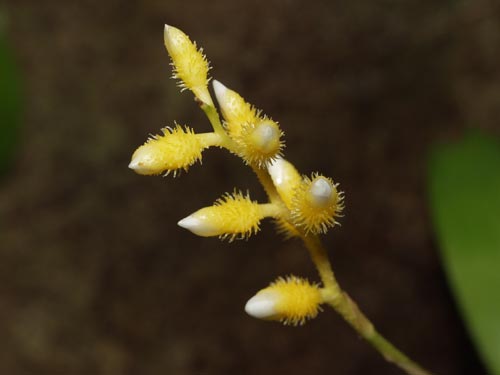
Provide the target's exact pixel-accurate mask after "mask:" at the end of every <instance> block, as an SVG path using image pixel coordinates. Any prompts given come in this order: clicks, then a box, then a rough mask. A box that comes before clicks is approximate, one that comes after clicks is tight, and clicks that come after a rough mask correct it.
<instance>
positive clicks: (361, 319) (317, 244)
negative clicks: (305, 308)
mask: <svg viewBox="0 0 500 375" xmlns="http://www.w3.org/2000/svg"><path fill="white" fill-rule="evenodd" d="M302 240H303V241H304V243H305V245H306V247H307V249H308V250H309V253H310V255H311V258H312V260H313V262H314V264H315V265H316V268H317V270H318V272H319V274H320V277H321V280H322V282H323V285H324V288H323V289H322V295H323V298H324V301H325V303H328V304H329V305H330V306H331V307H332V308H333V309H335V311H337V312H338V313H339V314H340V315H341V316H342V317H343V318H344V320H345V321H346V322H347V323H349V324H350V325H351V327H352V328H354V330H356V332H358V333H359V334H360V335H361V336H362V337H363V338H364V339H365V340H366V341H368V342H369V343H370V344H371V345H372V346H373V347H374V348H375V349H376V350H377V351H378V352H379V353H380V354H382V356H383V357H384V358H385V359H386V360H387V361H389V362H392V363H394V364H395V365H396V366H399V367H400V368H401V369H403V370H404V371H405V372H406V373H407V374H410V375H431V373H430V372H429V371H427V370H425V369H423V368H422V367H420V366H419V365H418V364H417V363H415V362H413V361H412V360H411V359H410V358H408V357H407V356H406V355H405V354H404V353H403V352H401V351H400V350H399V349H397V348H396V347H395V346H394V345H392V344H391V343H390V342H389V341H387V340H386V339H385V338H384V337H383V336H382V335H381V334H380V333H378V332H377V331H376V330H375V328H374V326H373V324H372V323H371V322H370V321H369V320H368V318H367V317H366V316H365V315H364V314H363V313H362V312H361V311H360V310H359V308H358V305H357V304H356V303H355V302H354V301H353V300H352V299H351V298H350V297H349V295H348V294H347V293H346V292H344V291H343V290H342V289H341V288H340V285H339V284H338V282H337V280H336V278H335V275H334V273H333V270H332V267H331V265H330V261H329V260H328V255H327V253H326V250H325V248H324V247H323V245H322V243H321V241H320V239H319V238H318V237H317V236H315V235H308V236H306V235H302Z"/></svg>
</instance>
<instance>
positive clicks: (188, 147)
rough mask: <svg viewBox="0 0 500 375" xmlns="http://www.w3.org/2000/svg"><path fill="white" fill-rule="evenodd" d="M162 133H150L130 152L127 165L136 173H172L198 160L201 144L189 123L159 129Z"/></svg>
mask: <svg viewBox="0 0 500 375" xmlns="http://www.w3.org/2000/svg"><path fill="white" fill-rule="evenodd" d="M162 132H163V135H156V136H152V137H151V138H150V139H148V140H147V142H146V143H145V144H143V145H142V146H140V147H139V148H138V149H137V150H136V151H135V152H134V154H133V155H132V161H131V162H130V167H131V168H132V169H133V170H134V171H135V172H136V173H138V174H142V175H158V174H161V173H165V172H166V173H167V174H168V173H170V172H174V175H175V173H176V172H177V171H178V170H180V169H184V170H187V169H188V167H189V166H191V165H192V164H194V163H195V162H196V161H197V160H201V153H202V151H203V149H204V148H205V145H204V144H203V142H202V140H201V139H200V137H198V135H197V134H195V133H194V132H193V130H192V129H191V128H189V127H187V126H186V127H184V128H182V127H181V126H179V125H176V126H175V128H174V129H170V128H165V129H162Z"/></svg>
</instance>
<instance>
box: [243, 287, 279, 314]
mask: <svg viewBox="0 0 500 375" xmlns="http://www.w3.org/2000/svg"><path fill="white" fill-rule="evenodd" d="M276 301H277V295H276V293H273V292H261V293H258V294H256V295H255V296H253V297H252V298H250V299H249V300H248V302H247V303H246V305H245V312H246V313H247V314H248V315H250V316H253V317H254V318H258V319H270V318H273V317H274V316H275V315H276V313H277V312H276V309H275V306H276Z"/></svg>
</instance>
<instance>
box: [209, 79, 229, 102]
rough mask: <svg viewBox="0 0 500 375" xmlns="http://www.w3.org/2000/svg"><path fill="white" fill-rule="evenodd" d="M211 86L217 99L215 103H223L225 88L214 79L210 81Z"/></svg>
mask: <svg viewBox="0 0 500 375" xmlns="http://www.w3.org/2000/svg"><path fill="white" fill-rule="evenodd" d="M212 86H213V88H214V92H215V97H216V98H217V102H219V104H221V103H223V101H224V95H225V94H226V91H227V87H226V86H224V85H223V84H222V83H220V82H219V81H217V80H216V79H214V80H213V81H212Z"/></svg>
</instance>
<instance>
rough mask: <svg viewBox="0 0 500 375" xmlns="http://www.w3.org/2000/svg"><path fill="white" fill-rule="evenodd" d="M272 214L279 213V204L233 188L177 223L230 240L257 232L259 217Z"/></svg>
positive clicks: (204, 233) (204, 235)
mask: <svg viewBox="0 0 500 375" xmlns="http://www.w3.org/2000/svg"><path fill="white" fill-rule="evenodd" d="M276 215H279V207H277V206H275V205H273V204H271V203H267V204H259V203H257V202H255V201H252V200H251V199H250V197H249V196H248V194H247V195H243V194H242V193H239V192H235V193H233V194H232V195H231V194H226V195H225V196H224V197H222V198H220V199H218V200H217V201H216V202H215V204H214V205H213V206H209V207H204V208H202V209H200V210H198V211H196V212H194V213H192V214H191V215H189V216H187V217H185V218H184V219H182V220H180V221H179V222H178V223H177V224H178V225H179V226H180V227H182V228H185V229H188V230H190V231H191V232H193V233H194V234H196V235H198V236H201V237H213V236H219V237H221V238H222V239H225V238H227V239H229V241H233V240H234V239H236V238H239V239H246V238H248V237H249V236H250V235H252V234H254V233H257V232H258V231H259V224H260V221H261V220H262V219H263V218H265V217H269V216H272V217H274V216H276Z"/></svg>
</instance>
